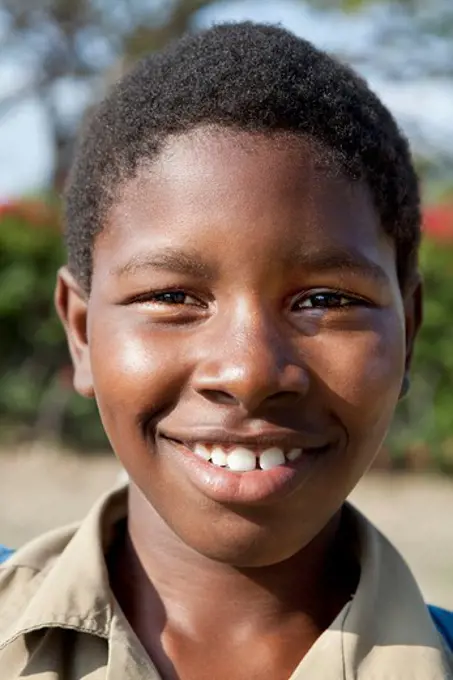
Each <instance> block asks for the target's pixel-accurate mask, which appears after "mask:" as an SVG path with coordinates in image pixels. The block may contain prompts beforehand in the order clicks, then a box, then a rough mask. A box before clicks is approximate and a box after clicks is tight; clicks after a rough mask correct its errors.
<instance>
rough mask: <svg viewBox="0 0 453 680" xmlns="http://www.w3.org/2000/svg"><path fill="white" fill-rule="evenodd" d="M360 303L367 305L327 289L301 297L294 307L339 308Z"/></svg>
mask: <svg viewBox="0 0 453 680" xmlns="http://www.w3.org/2000/svg"><path fill="white" fill-rule="evenodd" d="M358 305H366V302H365V301H364V300H360V299H359V298H354V297H352V296H350V295H344V294H343V293H336V292H333V291H331V292H329V291H326V292H319V293H314V294H313V295H308V296H305V297H304V298H300V299H299V300H297V301H296V303H295V305H294V307H295V309H296V311H297V310H301V309H338V308H340V307H352V306H358Z"/></svg>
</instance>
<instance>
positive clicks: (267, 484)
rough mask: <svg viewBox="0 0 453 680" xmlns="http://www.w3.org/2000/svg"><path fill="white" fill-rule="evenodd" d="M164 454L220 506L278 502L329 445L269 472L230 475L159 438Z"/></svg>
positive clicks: (301, 481) (304, 477) (307, 474)
mask: <svg viewBox="0 0 453 680" xmlns="http://www.w3.org/2000/svg"><path fill="white" fill-rule="evenodd" d="M159 439H160V442H159V443H160V444H161V445H163V446H164V452H165V453H168V454H170V455H171V456H172V457H174V458H175V459H176V461H177V462H178V464H179V465H182V466H183V468H184V471H185V473H186V475H187V477H188V478H189V479H190V481H191V482H192V484H193V485H194V486H195V487H197V489H199V490H200V491H201V492H202V493H203V494H204V495H205V496H207V497H209V498H210V499H211V500H213V501H216V502H217V503H224V504H238V505H247V504H261V503H269V502H275V501H278V500H281V499H282V498H283V497H285V496H287V495H288V494H291V493H292V492H293V491H295V489H297V488H299V487H300V486H301V485H302V484H304V482H305V481H306V480H307V479H308V478H309V477H310V476H311V474H312V472H313V469H314V468H315V466H316V465H317V464H318V463H319V461H320V460H321V459H322V458H324V457H325V456H326V455H328V454H329V451H331V449H332V446H329V447H328V448H323V449H319V451H316V450H314V451H311V452H309V453H303V454H302V455H301V456H300V458H298V459H297V460H295V461H293V462H289V461H287V462H286V463H285V464H284V465H278V466H277V467H275V468H272V469H271V470H252V471H250V472H233V471H232V470H229V469H228V468H225V467H218V466H216V465H213V463H210V462H209V461H205V460H203V459H202V458H200V457H199V456H196V455H195V454H194V453H193V452H192V451H191V450H190V449H189V448H188V447H186V446H184V444H182V443H179V442H176V441H174V440H172V439H167V438H166V437H160V438H159Z"/></svg>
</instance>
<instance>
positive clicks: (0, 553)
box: [0, 545, 14, 564]
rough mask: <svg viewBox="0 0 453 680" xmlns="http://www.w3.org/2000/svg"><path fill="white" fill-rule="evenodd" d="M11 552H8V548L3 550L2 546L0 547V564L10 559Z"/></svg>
mask: <svg viewBox="0 0 453 680" xmlns="http://www.w3.org/2000/svg"><path fill="white" fill-rule="evenodd" d="M13 552H14V550H10V549H9V548H5V546H4V545H0V564H1V563H2V562H5V561H6V560H7V559H8V557H11V555H12V554H13Z"/></svg>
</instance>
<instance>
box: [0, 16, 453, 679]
mask: <svg viewBox="0 0 453 680" xmlns="http://www.w3.org/2000/svg"><path fill="white" fill-rule="evenodd" d="M66 198H67V246H68V266H67V267H64V268H63V269H62V270H61V271H60V273H59V276H58V283H57V288H56V305H57V309H58V312H59V314H60V317H61V319H62V322H63V324H64V326H65V329H66V332H67V336H68V343H69V347H70V351H71V355H72V359H73V362H74V369H75V379H74V380H75V387H76V389H77V390H78V391H79V392H80V393H81V394H82V395H84V396H86V397H95V398H96V401H97V404H98V407H99V412H100V415H101V418H102V422H103V425H104V427H105V430H106V432H107V434H108V436H109V439H110V441H111V443H112V447H113V449H114V451H115V453H116V455H117V456H118V458H119V459H120V461H121V462H122V464H123V465H124V468H125V469H126V471H127V473H128V475H129V478H130V483H129V485H128V490H127V491H126V490H125V489H122V490H120V491H118V492H115V493H112V494H108V495H107V496H106V498H104V499H103V500H102V501H101V502H100V504H99V505H98V506H97V507H96V508H95V509H94V510H93V511H92V512H91V514H90V515H89V516H88V518H87V519H86V520H85V521H84V522H83V523H82V525H81V526H80V527H79V528H69V529H63V530H60V531H56V532H52V533H50V534H48V535H46V536H44V537H41V538H38V539H37V540H36V541H34V542H32V543H31V544H29V545H27V546H25V547H24V548H22V549H21V550H19V551H18V552H17V553H16V554H15V555H14V556H13V557H12V558H10V559H8V560H7V561H6V563H5V566H4V571H3V575H2V577H1V582H0V612H1V623H0V633H1V635H0V637H1V640H2V643H1V644H2V647H1V649H2V651H1V652H0V667H1V669H2V674H1V678H2V680H16V678H19V677H26V678H29V679H33V680H35V679H36V680H37V679H38V678H39V679H40V680H51V679H52V680H56V679H58V680H82V679H83V680H88V678H89V679H90V680H104V679H105V680H107V679H108V680H114V679H115V680H116V679H126V678H128V679H130V680H139V679H140V680H144V679H145V678H146V679H151V678H164V679H165V680H175V679H176V678H181V679H182V680H186V679H189V680H213V679H215V680H226V679H227V678H234V679H235V680H242V679H251V678H269V679H272V680H287V679H288V678H292V679H293V680H296V679H297V680H302V679H303V678H310V679H311V680H313V679H316V678H322V679H323V680H329V679H331V678H332V679H335V680H337V679H338V678H345V679H350V678H360V679H363V678H367V679H368V678H369V679H371V678H386V679H389V678H395V679H396V678H398V679H399V680H401V679H407V680H409V679H410V680H416V679H420V680H421V679H422V678H423V679H424V680H425V679H427V678H430V679H434V678H436V679H439V680H440V679H441V678H442V679H444V678H448V677H451V673H452V669H453V660H452V655H451V653H450V652H449V651H448V649H447V646H446V645H445V643H444V641H443V640H442V638H441V636H440V635H439V634H438V632H437V631H436V628H435V626H434V624H433V621H432V619H431V616H430V614H429V611H428V609H427V607H426V605H425V604H424V602H423V600H422V597H421V595H420V593H419V590H418V588H417V586H416V584H415V582H414V580H413V577H412V576H411V574H410V572H409V570H408V568H407V566H406V565H405V563H404V562H403V560H402V558H401V557H400V556H399V555H398V554H397V552H396V551H395V549H394V548H393V547H392V546H390V545H389V544H388V543H387V541H386V540H385V539H384V538H383V537H382V536H381V535H380V534H379V533H378V531H377V530H376V529H375V528H374V527H373V526H372V525H370V524H369V523H368V522H367V521H366V520H365V519H364V518H363V517H362V516H361V515H360V514H359V513H358V512H357V511H355V510H354V509H352V508H351V507H350V506H349V505H348V504H346V503H345V499H346V498H347V496H348V494H349V493H350V491H351V489H352V488H353V487H354V486H355V484H356V483H357V482H358V480H359V479H360V478H361V477H362V475H363V474H364V473H365V472H366V470H367V469H368V467H369V466H370V464H371V463H372V461H373V459H374V457H375V456H376V454H377V452H378V450H379V447H380V446H381V443H382V441H383V438H384V437H385V434H386V432H387V430H388V427H389V424H390V421H391V419H392V415H393V412H394V409H395V406H396V404H397V401H398V399H399V398H400V396H401V395H403V394H404V393H405V392H406V391H407V388H408V376H409V370H410V363H411V357H412V352H413V344H414V339H415V336H416V333H417V330H418V327H419V324H420V318H421V292H420V280H419V275H418V272H417V249H418V245H419V238H420V213H419V194H418V188H417V181H416V176H415V173H414V170H413V167H412V163H411V160H410V155H409V151H408V148H407V143H406V141H405V139H404V138H403V137H402V135H401V133H400V132H399V130H398V128H397V126H396V124H395V122H394V120H393V119H392V117H391V116H390V114H389V112H388V111H387V110H386V109H385V108H384V107H383V106H382V104H381V103H380V102H379V101H378V99H377V98H376V97H375V96H374V95H373V94H372V93H371V92H370V91H369V90H368V88H367V86H366V85H365V83H364V82H363V81H361V80H360V79H359V78H358V77H357V76H356V75H355V74H354V73H352V72H351V71H350V70H349V69H348V68H346V67H345V66H343V65H341V64H339V63H338V62H336V61H334V60H333V59H331V58H330V57H328V56H327V55H326V54H324V53H321V52H319V51H317V50H316V49H315V48H314V47H313V46H311V45H310V44H308V43H306V42H305V41H303V40H300V39H298V38H296V37H294V36H293V35H291V34H290V33H288V32H286V31H284V30H282V29H280V28H273V27H268V26H261V25H254V24H250V23H244V24H237V25H223V26H218V27H216V28H213V29H211V30H209V31H207V32H205V33H202V34H200V35H197V36H190V37H186V38H184V39H182V40H181V41H179V42H178V43H177V44H176V45H174V46H172V47H170V48H168V49H167V50H166V51H165V52H163V53H161V54H159V55H152V56H150V57H149V58H147V59H145V60H144V61H143V62H142V63H141V64H140V65H139V66H137V68H135V69H134V70H133V71H132V73H131V74H130V75H128V76H127V77H126V78H125V79H124V80H123V81H122V82H121V83H120V84H119V85H118V86H117V87H116V88H115V89H114V90H113V92H112V93H111V94H110V95H109V97H108V98H107V99H106V101H105V102H104V103H103V104H102V105H101V106H100V107H99V109H98V111H97V112H96V113H95V115H94V117H93V119H92V120H91V122H90V123H89V125H88V127H87V129H86V130H85V132H84V134H83V137H82V141H81V144H80V148H79V150H78V153H77V157H76V160H75V164H74V169H73V172H72V176H71V178H70V182H69V187H68V191H67V197H66Z"/></svg>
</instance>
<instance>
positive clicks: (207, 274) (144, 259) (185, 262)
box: [110, 248, 214, 279]
mask: <svg viewBox="0 0 453 680" xmlns="http://www.w3.org/2000/svg"><path fill="white" fill-rule="evenodd" d="M147 269H160V270H164V271H171V272H174V273H176V274H185V275H187V276H194V277H199V278H203V279H212V278H213V276H214V271H213V267H211V266H209V265H208V264H207V263H206V262H202V260H201V259H200V256H199V255H198V253H195V252H193V253H191V252H190V251H186V250H184V251H182V250H179V249H174V248H165V249H163V250H159V251H157V252H155V253H140V254H138V255H134V256H133V257H132V258H131V259H130V260H128V262H126V263H125V264H120V265H118V266H115V267H113V268H112V269H111V270H110V271H111V273H112V274H114V275H115V276H119V277H121V276H124V275H127V274H131V275H132V274H136V273H137V272H140V271H143V270H147Z"/></svg>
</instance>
